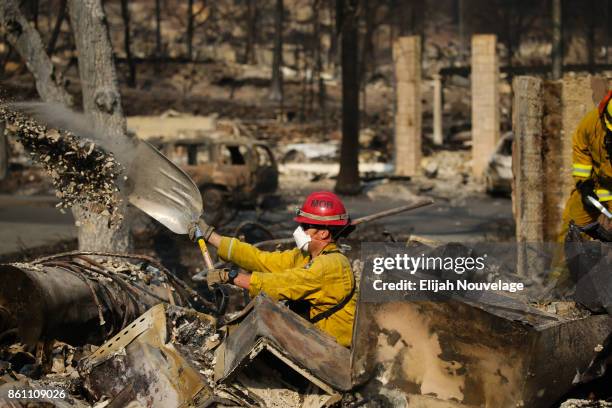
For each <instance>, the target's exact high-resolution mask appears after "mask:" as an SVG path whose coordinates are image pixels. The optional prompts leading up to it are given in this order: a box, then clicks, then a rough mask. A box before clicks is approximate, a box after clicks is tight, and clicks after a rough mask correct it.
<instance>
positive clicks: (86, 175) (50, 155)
mask: <svg viewBox="0 0 612 408" xmlns="http://www.w3.org/2000/svg"><path fill="white" fill-rule="evenodd" d="M0 120H3V121H5V122H6V123H7V125H8V126H7V127H8V129H9V131H12V133H13V134H14V135H15V136H16V137H17V139H18V140H19V141H20V142H21V144H22V145H23V146H24V147H25V148H26V149H27V150H28V151H29V152H30V156H31V158H32V160H34V161H36V162H38V163H39V164H40V165H41V166H42V167H43V169H44V170H45V171H46V172H47V173H48V174H49V176H50V177H51V180H52V183H53V187H54V188H55V190H56V196H57V197H58V198H59V199H60V203H59V204H58V205H57V207H59V208H61V209H64V208H71V207H73V206H77V205H84V206H86V207H87V209H88V210H89V211H90V212H93V213H96V214H100V215H104V216H108V217H109V218H110V225H115V226H116V225H118V224H120V222H121V220H122V215H121V214H120V211H118V208H119V207H120V203H121V201H122V200H121V198H120V197H119V194H118V192H119V188H118V179H119V175H120V174H121V172H122V171H123V167H122V166H121V165H120V164H119V162H117V161H116V160H115V157H114V155H113V154H112V153H110V152H107V151H105V150H103V149H102V148H101V147H100V146H99V145H97V144H96V143H94V142H92V141H90V140H87V139H81V138H79V137H77V136H75V135H74V134H72V133H70V132H67V131H64V130H61V129H49V128H47V127H46V126H44V125H41V124H39V123H38V122H36V121H35V120H33V119H31V118H30V117H28V116H26V115H24V114H22V113H19V112H15V111H13V110H11V109H9V108H8V107H7V106H6V104H5V103H3V102H2V101H0Z"/></svg>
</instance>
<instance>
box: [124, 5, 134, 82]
mask: <svg viewBox="0 0 612 408" xmlns="http://www.w3.org/2000/svg"><path fill="white" fill-rule="evenodd" d="M121 18H122V19H123V47H124V49H125V59H126V60H127V64H128V69H129V71H130V73H129V75H128V81H127V84H128V86H129V87H130V88H134V87H135V86H136V64H135V62H134V58H132V50H131V44H130V43H131V40H130V7H129V4H128V0H121Z"/></svg>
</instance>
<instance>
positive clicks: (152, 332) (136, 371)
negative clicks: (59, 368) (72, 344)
mask: <svg viewBox="0 0 612 408" xmlns="http://www.w3.org/2000/svg"><path fill="white" fill-rule="evenodd" d="M79 373H80V375H81V377H82V378H83V380H84V386H85V388H86V389H87V391H88V392H89V393H90V394H91V396H92V397H93V398H94V399H95V400H99V399H100V398H102V397H103V396H105V397H107V398H112V399H120V400H121V402H122V404H123V405H126V404H127V403H129V402H131V401H137V402H138V403H140V404H141V405H142V406H146V407H185V406H189V405H190V404H193V403H194V399H195V398H198V399H200V398H204V399H205V398H209V397H210V396H211V391H210V389H209V388H208V387H207V386H206V384H205V382H204V379H203V378H202V377H201V376H200V375H199V373H198V372H197V371H196V370H195V369H194V368H193V367H191V366H190V365H189V364H188V363H187V362H186V360H185V359H184V358H183V357H182V356H181V354H180V353H179V352H178V351H177V350H176V348H175V347H174V346H173V345H172V344H171V343H169V342H167V328H166V314H165V308H164V305H162V304H159V305H157V306H155V307H153V308H151V309H150V310H149V311H147V312H146V313H145V314H143V315H142V316H140V317H139V318H138V319H136V320H135V321H134V322H133V323H132V324H130V325H129V326H128V327H127V328H126V329H125V330H123V331H122V332H121V333H119V334H117V335H116V336H115V337H113V338H112V339H110V340H109V341H108V342H106V343H105V344H103V345H102V346H101V347H100V348H98V349H97V350H96V351H95V352H94V353H93V354H91V355H90V356H88V357H86V358H85V359H83V360H81V362H80V365H79Z"/></svg>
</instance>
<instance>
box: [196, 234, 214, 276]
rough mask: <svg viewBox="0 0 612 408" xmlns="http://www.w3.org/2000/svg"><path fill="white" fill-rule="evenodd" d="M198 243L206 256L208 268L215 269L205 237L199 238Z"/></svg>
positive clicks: (205, 260)
mask: <svg viewBox="0 0 612 408" xmlns="http://www.w3.org/2000/svg"><path fill="white" fill-rule="evenodd" d="M198 245H199V247H200V252H202V256H203V257H204V262H205V263H206V268H208V269H214V268H215V267H214V265H213V262H212V259H210V253H209V252H208V247H207V246H206V241H204V238H199V239H198Z"/></svg>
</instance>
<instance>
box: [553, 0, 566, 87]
mask: <svg viewBox="0 0 612 408" xmlns="http://www.w3.org/2000/svg"><path fill="white" fill-rule="evenodd" d="M561 7H562V5H561V0H552V26H553V27H552V29H553V32H552V78H553V79H560V78H561V75H563V26H562V24H563V16H562V10H561Z"/></svg>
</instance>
